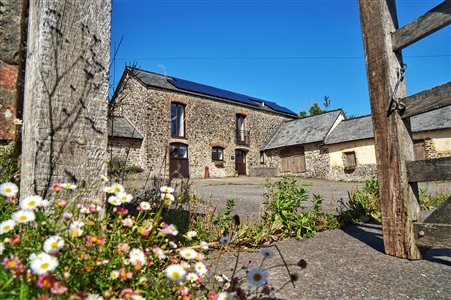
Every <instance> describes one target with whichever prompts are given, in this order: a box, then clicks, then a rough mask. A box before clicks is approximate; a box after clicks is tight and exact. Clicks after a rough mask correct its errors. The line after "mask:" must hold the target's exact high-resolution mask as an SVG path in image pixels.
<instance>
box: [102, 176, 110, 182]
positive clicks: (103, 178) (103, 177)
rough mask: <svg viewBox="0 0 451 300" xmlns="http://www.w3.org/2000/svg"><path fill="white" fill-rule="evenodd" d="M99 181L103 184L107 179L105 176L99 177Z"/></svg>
mask: <svg viewBox="0 0 451 300" xmlns="http://www.w3.org/2000/svg"><path fill="white" fill-rule="evenodd" d="M100 180H101V181H103V182H107V181H108V180H109V179H108V177H106V176H105V175H100Z"/></svg>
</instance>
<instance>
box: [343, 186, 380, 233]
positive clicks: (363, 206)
mask: <svg viewBox="0 0 451 300" xmlns="http://www.w3.org/2000/svg"><path fill="white" fill-rule="evenodd" d="M348 195H349V201H348V203H347V204H344V206H345V207H346V211H345V212H343V213H342V214H341V216H340V219H341V222H342V223H344V224H346V223H349V222H352V221H356V222H369V221H376V222H380V221H381V209H380V204H379V183H378V181H377V178H376V177H373V178H372V179H370V180H367V181H366V182H365V184H364V186H363V187H362V188H361V189H357V190H353V191H352V192H351V193H348Z"/></svg>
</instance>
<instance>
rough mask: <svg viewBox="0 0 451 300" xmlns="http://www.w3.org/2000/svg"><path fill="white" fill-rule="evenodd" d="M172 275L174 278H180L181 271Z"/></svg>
mask: <svg viewBox="0 0 451 300" xmlns="http://www.w3.org/2000/svg"><path fill="white" fill-rule="evenodd" d="M171 275H172V277H173V278H174V279H179V277H180V274H179V272H176V271H175V272H172V274H171Z"/></svg>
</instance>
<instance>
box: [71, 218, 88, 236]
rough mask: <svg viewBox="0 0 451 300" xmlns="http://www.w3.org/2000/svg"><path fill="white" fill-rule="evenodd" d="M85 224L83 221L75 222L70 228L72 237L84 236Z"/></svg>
mask: <svg viewBox="0 0 451 300" xmlns="http://www.w3.org/2000/svg"><path fill="white" fill-rule="evenodd" d="M84 225H85V223H83V222H81V221H74V222H72V224H70V226H69V235H70V236H71V237H79V236H81V235H82V234H83V229H81V228H82V227H83V226H84Z"/></svg>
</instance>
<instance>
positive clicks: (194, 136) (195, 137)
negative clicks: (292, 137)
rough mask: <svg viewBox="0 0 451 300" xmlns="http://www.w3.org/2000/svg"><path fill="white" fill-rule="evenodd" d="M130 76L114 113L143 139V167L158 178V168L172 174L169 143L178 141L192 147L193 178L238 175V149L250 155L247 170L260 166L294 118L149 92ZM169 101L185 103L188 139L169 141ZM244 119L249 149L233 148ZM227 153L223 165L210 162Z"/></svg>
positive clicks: (171, 93) (178, 94) (185, 95)
mask: <svg viewBox="0 0 451 300" xmlns="http://www.w3.org/2000/svg"><path fill="white" fill-rule="evenodd" d="M128 76H129V75H126V77H124V79H123V83H122V85H121V86H120V87H119V89H118V91H119V92H118V93H117V98H116V99H117V100H116V101H117V106H118V109H117V111H116V112H115V113H116V114H118V113H119V114H121V115H123V116H126V117H127V118H129V120H130V121H131V122H132V123H133V124H134V125H135V126H136V128H137V129H138V130H139V131H140V132H141V133H142V134H143V135H144V136H145V139H144V141H143V146H142V147H143V149H144V151H143V152H144V154H143V156H142V163H143V165H142V167H143V168H145V169H148V168H152V170H151V172H152V173H155V174H154V175H158V174H157V173H158V167H159V166H161V165H162V162H166V164H165V165H166V170H165V171H166V173H167V172H169V157H168V149H169V145H170V143H174V142H178V143H183V144H186V145H188V158H189V169H190V177H191V178H203V177H204V175H205V168H208V170H209V174H210V177H226V176H235V175H236V171H235V160H234V157H235V150H236V149H242V150H244V151H246V152H247V155H246V159H247V161H246V167H247V174H249V168H253V167H256V166H259V165H260V162H259V155H260V150H261V148H262V147H263V145H264V143H265V142H266V141H267V140H268V139H269V137H270V136H271V135H272V134H273V133H274V131H275V130H276V129H277V127H278V126H279V125H280V124H281V123H282V122H285V121H288V120H292V118H289V117H286V116H283V115H280V114H275V113H271V112H265V111H262V110H258V109H253V108H249V107H245V106H241V105H239V104H232V103H226V102H224V101H220V100H216V99H214V98H209V97H207V96H205V97H204V96H202V95H193V94H188V93H182V92H177V91H169V90H164V89H158V88H149V89H147V88H145V87H144V86H143V85H141V84H140V83H139V82H138V81H136V80H135V79H130V78H129V77H128ZM171 102H177V103H182V104H184V105H186V108H185V124H186V134H185V136H186V137H185V138H183V139H180V138H171V136H170V107H171ZM236 114H243V115H245V116H246V119H245V122H246V123H245V124H246V125H245V126H246V130H249V131H250V145H249V146H240V145H237V144H236V143H235V116H236ZM214 146H221V147H223V148H224V161H223V162H222V163H217V162H214V161H212V158H211V152H212V147H214Z"/></svg>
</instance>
